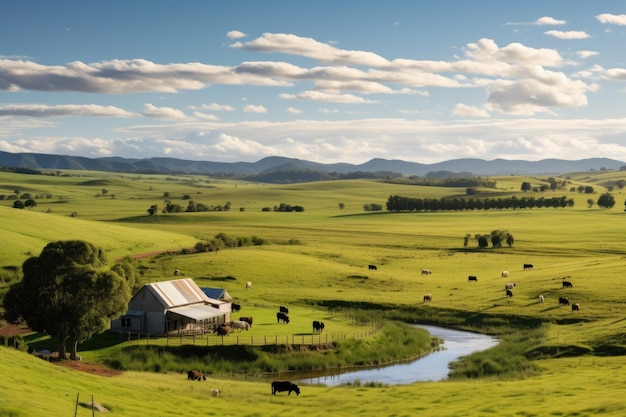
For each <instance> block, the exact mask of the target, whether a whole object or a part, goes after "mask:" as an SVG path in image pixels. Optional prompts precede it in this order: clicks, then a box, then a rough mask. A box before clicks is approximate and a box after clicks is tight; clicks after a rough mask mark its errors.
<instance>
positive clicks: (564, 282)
mask: <svg viewBox="0 0 626 417" xmlns="http://www.w3.org/2000/svg"><path fill="white" fill-rule="evenodd" d="M563 288H574V286H573V285H572V283H571V282H569V281H563Z"/></svg>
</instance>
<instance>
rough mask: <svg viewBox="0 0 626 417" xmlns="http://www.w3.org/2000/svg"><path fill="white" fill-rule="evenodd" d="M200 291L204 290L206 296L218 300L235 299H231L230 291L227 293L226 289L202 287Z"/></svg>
mask: <svg viewBox="0 0 626 417" xmlns="http://www.w3.org/2000/svg"><path fill="white" fill-rule="evenodd" d="M200 289H201V290H202V292H204V295H206V296H207V297H209V298H214V299H216V300H232V299H233V297H231V296H230V294H229V293H228V291H226V290H225V289H224V288H207V287H202V288H200Z"/></svg>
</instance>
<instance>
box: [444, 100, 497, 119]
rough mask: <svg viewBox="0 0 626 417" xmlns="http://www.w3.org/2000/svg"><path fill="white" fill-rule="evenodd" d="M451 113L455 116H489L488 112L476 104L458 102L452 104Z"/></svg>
mask: <svg viewBox="0 0 626 417" xmlns="http://www.w3.org/2000/svg"><path fill="white" fill-rule="evenodd" d="M452 114H454V115H455V116H470V117H489V112H487V111H486V110H485V109H481V108H479V107H476V106H468V105H467V104H463V103H458V104H456V105H455V106H454V110H453V111H452Z"/></svg>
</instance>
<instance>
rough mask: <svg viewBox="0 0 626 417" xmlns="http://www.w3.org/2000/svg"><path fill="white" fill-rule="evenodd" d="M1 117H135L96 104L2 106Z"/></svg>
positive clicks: (114, 108) (0, 106)
mask: <svg viewBox="0 0 626 417" xmlns="http://www.w3.org/2000/svg"><path fill="white" fill-rule="evenodd" d="M0 116H28V117H64V116H65V117H67V116H81V117H122V118H129V117H135V116H136V115H134V114H133V113H130V112H127V111H125V110H122V109H120V108H117V107H113V106H98V105H95V104H81V105H77V104H65V105H61V104H59V105H45V104H2V105H0Z"/></svg>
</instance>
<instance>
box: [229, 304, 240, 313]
mask: <svg viewBox="0 0 626 417" xmlns="http://www.w3.org/2000/svg"><path fill="white" fill-rule="evenodd" d="M230 310H231V311H239V310H241V304H236V303H232V304H231V307H230Z"/></svg>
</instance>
